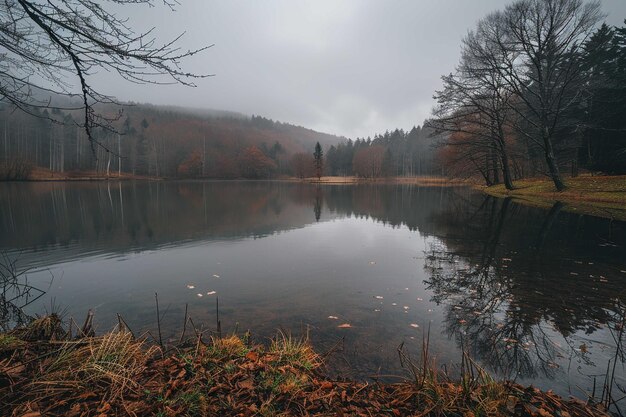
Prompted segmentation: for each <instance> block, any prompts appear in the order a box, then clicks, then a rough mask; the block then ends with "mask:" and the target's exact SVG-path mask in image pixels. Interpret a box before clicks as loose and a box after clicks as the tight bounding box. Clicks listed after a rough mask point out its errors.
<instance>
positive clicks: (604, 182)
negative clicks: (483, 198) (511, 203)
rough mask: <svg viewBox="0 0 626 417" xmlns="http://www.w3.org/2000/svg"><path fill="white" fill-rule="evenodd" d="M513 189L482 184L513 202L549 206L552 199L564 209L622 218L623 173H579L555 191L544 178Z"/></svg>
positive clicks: (625, 200)
mask: <svg viewBox="0 0 626 417" xmlns="http://www.w3.org/2000/svg"><path fill="white" fill-rule="evenodd" d="M513 185H514V186H515V189H514V190H511V191H508V190H506V189H505V188H504V186H503V185H495V186H492V187H484V188H483V190H484V191H485V192H486V193H487V194H490V195H493V196H496V197H512V198H513V199H514V200H515V201H518V202H521V203H523V204H528V205H533V206H537V207H550V206H552V204H554V203H555V202H556V201H560V202H562V203H564V204H565V207H564V210H566V211H571V212H575V213H581V214H590V215H595V216H600V217H607V218H613V219H618V220H626V176H625V175H621V176H593V175H581V176H579V177H576V178H567V179H566V185H567V189H566V190H565V191H561V192H558V191H556V190H555V188H554V184H553V183H552V181H551V180H550V179H548V178H534V179H525V180H519V181H515V182H514V184H513Z"/></svg>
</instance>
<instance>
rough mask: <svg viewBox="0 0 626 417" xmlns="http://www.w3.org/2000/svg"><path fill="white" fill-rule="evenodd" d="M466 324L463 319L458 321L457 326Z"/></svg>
mask: <svg viewBox="0 0 626 417" xmlns="http://www.w3.org/2000/svg"><path fill="white" fill-rule="evenodd" d="M466 323H467V320H463V319H461V320H459V324H466Z"/></svg>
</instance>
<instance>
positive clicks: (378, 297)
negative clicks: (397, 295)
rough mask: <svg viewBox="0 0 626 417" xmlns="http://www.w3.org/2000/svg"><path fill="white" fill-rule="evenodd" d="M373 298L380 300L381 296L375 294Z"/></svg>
mask: <svg viewBox="0 0 626 417" xmlns="http://www.w3.org/2000/svg"><path fill="white" fill-rule="evenodd" d="M374 298H375V299H377V300H382V299H383V296H382V295H375V296H374Z"/></svg>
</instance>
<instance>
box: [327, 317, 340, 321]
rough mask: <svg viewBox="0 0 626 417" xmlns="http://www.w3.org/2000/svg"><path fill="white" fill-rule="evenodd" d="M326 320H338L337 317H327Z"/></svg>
mask: <svg viewBox="0 0 626 417" xmlns="http://www.w3.org/2000/svg"><path fill="white" fill-rule="evenodd" d="M328 318H329V319H331V320H339V317H337V316H328Z"/></svg>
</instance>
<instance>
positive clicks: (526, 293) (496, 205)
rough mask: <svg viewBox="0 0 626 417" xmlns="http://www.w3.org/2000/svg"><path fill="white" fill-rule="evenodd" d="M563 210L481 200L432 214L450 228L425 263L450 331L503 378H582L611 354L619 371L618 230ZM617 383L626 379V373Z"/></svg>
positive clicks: (622, 279) (621, 296) (622, 307)
mask: <svg viewBox="0 0 626 417" xmlns="http://www.w3.org/2000/svg"><path fill="white" fill-rule="evenodd" d="M473 207H476V208H473ZM562 207H563V206H562V204H561V203H555V204H554V205H553V206H552V207H551V208H550V209H549V210H546V211H541V210H534V209H529V208H526V207H522V206H518V205H515V204H513V203H512V202H511V201H510V200H509V199H505V200H495V199H492V198H484V199H483V201H482V202H481V203H480V204H479V205H477V204H474V205H473V204H467V205H463V206H455V207H453V208H452V209H451V210H450V211H443V212H441V213H439V214H438V215H437V216H436V217H435V218H434V222H435V223H436V224H439V225H440V227H441V230H446V231H450V230H454V231H455V232H454V233H446V234H444V235H443V236H440V238H439V239H437V240H436V241H433V242H432V243H431V244H430V247H429V250H428V256H427V258H426V262H425V267H426V269H427V270H428V272H429V275H430V278H429V279H428V281H427V285H428V288H429V289H430V290H432V291H433V300H434V301H435V302H436V303H441V304H445V306H446V307H445V308H446V316H445V323H446V332H447V333H448V334H449V335H450V336H454V339H455V340H456V341H457V344H459V346H460V345H461V344H464V345H465V348H466V349H468V350H469V351H470V352H471V353H472V354H473V356H474V357H477V358H479V359H480V360H481V362H482V363H485V364H487V365H488V367H489V368H490V369H491V370H493V371H495V372H497V373H498V374H502V375H505V376H507V377H509V378H515V377H520V378H525V379H528V380H534V379H536V378H538V377H548V378H554V377H555V375H556V373H557V372H558V371H559V368H564V367H565V366H567V367H568V370H567V371H568V372H569V371H571V368H575V370H576V372H580V373H585V372H589V370H590V369H591V368H593V367H594V365H596V364H598V365H599V364H600V363H603V364H604V366H606V364H607V361H609V360H613V361H615V360H616V358H614V357H612V356H614V355H616V354H617V355H618V356H619V357H618V358H617V359H618V361H620V360H621V362H622V366H621V370H622V371H623V369H624V368H623V359H624V358H623V352H620V351H617V352H616V346H617V345H618V340H619V337H621V332H620V330H621V328H622V326H623V319H624V314H625V312H626V304H625V302H626V292H625V288H626V273H625V272H624V271H623V270H621V269H619V268H621V267H622V266H620V264H621V262H622V260H623V259H624V249H623V248H624V245H623V241H622V240H620V239H622V238H623V235H622V234H621V233H622V230H623V229H622V228H623V225H621V224H619V225H617V227H616V228H615V227H614V226H615V225H614V224H611V222H610V221H608V220H604V219H598V218H591V217H586V216H575V215H571V214H568V213H563V212H562V211H561V209H562ZM621 265H623V264H621ZM603 333H604V334H603ZM606 333H608V335H609V336H610V337H607V334H606ZM561 341H562V342H561ZM593 347H595V348H596V349H593ZM592 349H593V350H594V352H592ZM594 354H595V355H594ZM604 369H606V368H604ZM589 373H590V374H595V375H601V374H602V371H599V370H598V369H595V370H593V371H590V372H589ZM616 377H617V382H618V383H623V381H624V373H621V374H618V375H616ZM599 383H601V381H600V382H599Z"/></svg>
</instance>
